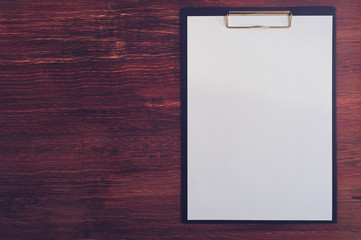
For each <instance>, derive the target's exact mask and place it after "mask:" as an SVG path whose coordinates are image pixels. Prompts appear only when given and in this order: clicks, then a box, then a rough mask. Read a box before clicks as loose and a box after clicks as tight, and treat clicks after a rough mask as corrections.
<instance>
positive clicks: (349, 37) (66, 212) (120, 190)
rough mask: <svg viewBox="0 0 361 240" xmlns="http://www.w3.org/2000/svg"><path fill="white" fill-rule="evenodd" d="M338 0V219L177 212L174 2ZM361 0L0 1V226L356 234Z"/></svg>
mask: <svg viewBox="0 0 361 240" xmlns="http://www.w3.org/2000/svg"><path fill="white" fill-rule="evenodd" d="M322 5H333V6H335V7H336V8H337V31H338V32H337V98H338V99H337V107H338V113H337V115H338V116H337V124H338V130H337V134H338V223H337V224H279V223H272V224H259V223H258V224H182V223H181V221H180V219H181V215H180V199H181V198H180V189H181V182H180V179H181V178H180V162H181V159H180V152H181V151H180V56H179V54H180V46H179V43H180V37H179V11H180V9H181V8H183V7H271V6H280V7H282V6H322ZM360 23H361V2H360V0H346V1H336V0H331V1H326V0H320V1H311V0H309V1H281V0H278V1H273V2H266V1H248V0H237V1H235V0H232V1H224V0H222V1H215V0H214V1H206V0H202V1H188V0H186V1H176V0H171V1H141V0H134V1H131V0H122V1H120V0H119V1H95V0H94V1H87V2H85V1H70V0H63V1H50V0H44V1H24V0H19V1H12V0H2V1H0V86H1V87H0V126H1V130H0V238H1V239H6V240H15V239H16V240H18V239H36V240H42V239H93V240H98V239H242V238H244V239H347V240H348V239H361V170H360V169H361V79H360V78H361V64H360V59H361V24H360Z"/></svg>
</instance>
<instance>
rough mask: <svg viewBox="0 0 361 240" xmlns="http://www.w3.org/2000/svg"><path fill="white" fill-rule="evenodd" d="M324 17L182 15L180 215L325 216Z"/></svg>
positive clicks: (327, 36)
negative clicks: (286, 23) (258, 23)
mask: <svg viewBox="0 0 361 240" xmlns="http://www.w3.org/2000/svg"><path fill="white" fill-rule="evenodd" d="M332 21H333V19H332V16H293V22H292V27H291V28H285V29H228V28H226V27H225V23H224V17H223V16H188V18H187V101H188V103H187V135H188V137H187V149H188V152H187V198H188V199H187V211H188V212H187V216H188V220H332V27H333V25H332Z"/></svg>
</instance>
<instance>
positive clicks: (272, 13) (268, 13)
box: [225, 11, 292, 28]
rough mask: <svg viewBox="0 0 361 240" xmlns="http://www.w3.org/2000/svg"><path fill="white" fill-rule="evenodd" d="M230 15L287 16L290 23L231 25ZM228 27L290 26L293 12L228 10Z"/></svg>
mask: <svg viewBox="0 0 361 240" xmlns="http://www.w3.org/2000/svg"><path fill="white" fill-rule="evenodd" d="M229 16H287V17H288V25H286V26H266V25H254V26H230V25H229ZM225 21H226V26H227V28H290V27H291V25H292V12H291V11H228V12H227V15H226V19H225Z"/></svg>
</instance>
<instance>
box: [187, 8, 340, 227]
mask: <svg viewBox="0 0 361 240" xmlns="http://www.w3.org/2000/svg"><path fill="white" fill-rule="evenodd" d="M282 10H290V11H291V12H292V14H293V15H296V16H297V15H332V16H333V29H332V31H333V32H332V220H188V219H187V212H188V206H187V199H188V191H187V17H188V16H225V15H226V14H227V12H228V11H282ZM180 36H181V41H180V49H181V54H180V58H181V221H182V222H183V223H187V224H189V223H192V224H193V223H337V128H336V125H337V124H336V121H337V113H336V110H337V105H336V66H337V65H336V8H335V7H332V6H315V7H264V8H263V7H262V8H258V7H252V8H248V7H247V8H243V7H242V8H183V9H181V12H180Z"/></svg>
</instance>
